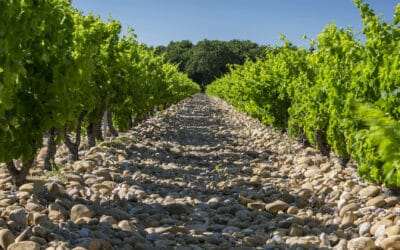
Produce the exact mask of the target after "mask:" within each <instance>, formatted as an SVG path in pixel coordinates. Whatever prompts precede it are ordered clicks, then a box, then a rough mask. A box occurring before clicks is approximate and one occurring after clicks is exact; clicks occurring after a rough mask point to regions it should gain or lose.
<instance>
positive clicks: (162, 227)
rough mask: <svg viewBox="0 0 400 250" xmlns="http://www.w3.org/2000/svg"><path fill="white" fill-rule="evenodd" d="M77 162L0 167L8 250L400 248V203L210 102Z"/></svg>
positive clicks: (2, 228) (61, 158)
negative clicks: (21, 174) (22, 171)
mask: <svg viewBox="0 0 400 250" xmlns="http://www.w3.org/2000/svg"><path fill="white" fill-rule="evenodd" d="M42 152H43V151H42ZM42 152H41V155H42ZM66 158H67V157H66V152H65V149H63V148H61V149H60V150H59V151H58V156H57V162H59V164H64V166H65V167H64V169H63V170H62V171H60V172H58V173H56V172H53V173H50V172H44V171H43V170H42V169H41V168H39V167H37V168H35V169H34V170H33V171H32V173H31V174H32V177H30V181H29V182H28V183H27V184H25V185H23V186H21V187H19V188H18V189H17V190H15V189H13V188H12V185H11V183H10V177H9V175H8V174H7V173H6V171H5V169H4V166H3V167H2V168H0V187H1V191H0V215H1V217H0V248H3V249H6V248H7V246H8V249H23V247H26V248H25V249H49V250H50V249H52V250H54V249H57V250H61V249H76V250H78V249H89V250H96V249H126V250H128V249H381V248H382V249H390V248H391V249H400V246H399V242H400V205H399V197H397V196H394V195H392V196H390V193H389V192H387V190H384V189H382V188H381V187H379V186H375V185H372V184H367V183H364V182H361V181H360V180H359V179H358V177H357V174H356V168H355V166H354V164H353V165H352V164H351V163H350V164H348V165H347V167H346V168H344V167H342V166H341V165H339V164H338V163H337V162H338V160H337V159H336V158H335V156H333V155H332V156H331V158H330V159H327V158H326V157H322V156H321V155H319V154H318V153H317V151H315V150H314V149H312V148H303V147H302V146H301V145H300V144H298V143H297V142H295V141H292V140H289V139H288V138H287V136H286V135H284V134H281V133H279V132H276V131H274V130H272V129H270V128H268V127H265V126H263V125H261V124H260V123H259V122H257V121H256V120H254V119H252V118H249V117H247V116H245V115H244V114H242V113H239V112H236V111H235V110H234V109H233V108H232V107H231V106H230V105H228V104H227V103H225V102H223V101H221V100H219V99H217V98H213V97H208V96H206V95H203V94H199V95H196V96H194V97H193V98H189V99H186V100H184V101H182V102H181V103H179V104H177V105H173V106H172V107H170V108H169V109H167V110H165V111H164V112H162V113H160V114H158V115H156V116H155V117H153V118H151V119H149V120H147V121H145V122H143V123H142V124H140V125H138V126H137V127H136V128H135V129H134V130H132V131H129V132H126V133H124V134H121V135H120V136H119V137H117V138H114V139H112V140H108V141H105V142H103V143H100V144H99V145H98V146H96V147H94V148H92V149H90V150H87V151H83V153H82V155H81V160H80V161H77V162H75V163H68V161H67V159H66ZM41 163H42V159H41V156H39V158H38V162H37V164H38V165H40V164H41Z"/></svg>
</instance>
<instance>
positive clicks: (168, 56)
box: [156, 40, 265, 86]
mask: <svg viewBox="0 0 400 250" xmlns="http://www.w3.org/2000/svg"><path fill="white" fill-rule="evenodd" d="M264 49H265V47H264V46H259V45H258V44H256V43H254V42H251V41H248V40H247V41H241V40H231V41H227V42H224V41H216V40H203V41H200V42H198V43H197V44H195V45H193V44H192V43H191V42H190V41H187V40H183V41H179V42H170V43H169V44H168V46H166V47H165V46H158V47H157V48H156V52H157V54H164V55H165V56H164V58H165V60H166V61H167V62H170V63H173V64H178V65H179V67H178V68H179V70H180V71H182V72H185V73H186V74H188V75H189V77H190V78H191V79H192V80H194V81H195V82H197V83H199V84H201V85H203V86H205V85H207V84H209V83H210V82H211V81H213V80H215V79H216V78H218V77H220V76H222V75H223V74H225V73H226V72H227V70H228V65H230V64H243V63H244V62H245V60H246V59H250V60H252V61H255V60H256V59H257V58H258V57H261V56H262V55H263V54H264Z"/></svg>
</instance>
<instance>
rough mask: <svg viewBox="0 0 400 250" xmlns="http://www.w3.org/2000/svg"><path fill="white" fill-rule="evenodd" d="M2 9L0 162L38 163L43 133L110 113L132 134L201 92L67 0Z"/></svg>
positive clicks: (5, 4) (6, 4)
mask: <svg viewBox="0 0 400 250" xmlns="http://www.w3.org/2000/svg"><path fill="white" fill-rule="evenodd" d="M0 9H1V12H0V65H1V66H0V162H7V163H10V164H11V162H12V161H13V159H22V160H23V162H24V163H26V162H32V159H33V158H34V157H35V155H36V152H37V150H38V149H39V148H40V147H41V146H42V137H43V133H44V132H47V131H49V130H50V129H51V128H56V129H57V130H59V131H66V132H70V131H72V130H73V129H75V127H76V125H77V124H79V123H78V119H79V118H82V114H86V113H87V115H86V116H85V120H84V122H85V123H90V122H94V121H95V122H97V121H99V120H100V119H101V118H102V116H103V111H104V107H106V108H107V109H110V110H115V113H114V116H115V119H116V120H118V121H124V122H125V127H126V121H127V120H130V121H131V120H132V117H135V116H137V115H143V114H145V113H146V112H149V111H151V110H153V108H154V106H162V105H168V104H171V103H175V102H177V101H179V100H180V99H182V98H185V97H187V96H190V95H192V94H194V93H196V92H198V91H199V86H198V85H197V84H195V83H194V82H193V81H191V80H190V79H189V78H188V77H187V76H186V75H183V74H182V73H179V72H178V70H177V66H173V65H170V64H165V63H164V59H163V58H162V56H156V55H155V53H154V51H152V50H149V49H147V47H145V46H144V45H140V44H139V43H138V42H137V41H136V40H135V35H134V34H133V33H132V34H129V36H127V37H123V38H120V37H119V34H120V31H121V25H120V23H119V22H118V21H115V20H109V21H107V22H103V21H102V20H101V19H100V18H99V17H97V16H93V15H87V16H84V15H83V14H82V13H81V12H79V11H77V10H76V9H74V8H73V6H72V4H71V2H70V1H69V0H43V1H0ZM78 131H80V129H79V130H78ZM59 141H60V140H58V142H59ZM77 141H79V140H78V139H77ZM78 146H79V143H78ZM22 172H24V173H23V174H27V173H25V171H18V170H16V171H15V174H18V175H19V174H21V173H22ZM23 178H25V176H20V180H22V179H23Z"/></svg>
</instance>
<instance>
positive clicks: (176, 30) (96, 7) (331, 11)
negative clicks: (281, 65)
mask: <svg viewBox="0 0 400 250" xmlns="http://www.w3.org/2000/svg"><path fill="white" fill-rule="evenodd" d="M365 2H367V3H369V4H370V6H371V7H372V8H373V9H375V11H376V13H380V14H382V15H383V18H384V19H385V20H388V21H391V20H392V17H393V13H394V8H395V6H396V4H397V3H398V2H399V1H398V0H366V1H365ZM73 4H74V6H75V7H76V8H78V9H80V10H83V11H84V13H89V12H92V13H95V14H98V15H100V16H101V17H103V18H104V19H107V18H108V17H109V16H111V17H112V18H113V19H117V20H120V21H121V23H122V25H123V27H124V28H125V29H126V27H128V26H131V27H133V29H134V30H135V33H136V34H137V35H138V40H139V41H140V42H143V43H146V44H148V45H151V46H156V45H167V44H168V43H169V42H170V41H180V40H190V41H192V42H193V43H196V42H198V41H200V40H203V39H210V40H214V39H216V40H225V41H227V40H231V39H241V40H252V41H254V42H257V43H259V44H271V45H279V44H281V42H280V41H279V35H280V34H284V35H285V36H286V37H287V39H288V40H290V41H292V42H293V43H294V44H296V45H300V46H303V47H308V42H307V41H305V40H304V39H303V38H302V36H303V35H304V34H305V35H307V36H308V37H309V38H315V37H316V35H317V34H319V33H320V32H321V31H322V29H323V28H324V26H325V25H327V24H329V23H331V22H335V23H336V24H337V25H338V26H341V27H348V26H351V27H353V28H354V29H355V30H361V27H362V24H361V18H360V15H359V11H358V9H357V8H355V6H354V3H353V1H352V0H112V1H110V0H73Z"/></svg>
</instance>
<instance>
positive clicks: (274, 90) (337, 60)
mask: <svg viewBox="0 0 400 250" xmlns="http://www.w3.org/2000/svg"><path fill="white" fill-rule="evenodd" d="M355 4H356V6H357V7H358V8H359V9H360V12H361V17H362V19H363V24H364V28H363V33H364V34H365V35H366V41H365V44H362V43H361V42H360V41H358V40H357V39H355V36H354V33H353V32H352V30H351V29H349V28H348V29H343V28H338V27H336V26H335V25H334V24H330V25H328V26H326V28H325V29H324V30H323V31H322V33H321V34H319V35H318V38H317V39H316V40H315V41H312V42H311V47H312V48H313V49H312V50H310V51H306V50H304V49H302V48H295V47H293V46H292V45H291V44H290V43H289V42H287V41H285V43H284V45H283V46H281V47H275V48H268V49H267V50H266V53H265V56H264V57H263V58H260V59H259V60H257V61H256V62H252V61H246V62H245V64H244V65H243V66H237V65H235V66H233V67H231V68H230V71H229V72H228V73H227V74H226V75H225V76H223V77H222V78H220V79H217V80H216V81H214V82H213V83H211V84H210V85H208V86H207V90H206V93H208V94H211V95H216V96H219V97H221V98H224V99H225V100H227V101H228V102H230V103H231V104H233V105H234V106H236V107H237V108H238V109H240V110H243V111H245V112H247V113H248V114H250V115H252V116H254V117H257V118H258V119H260V120H261V121H262V122H263V123H265V124H268V125H272V126H274V127H275V128H278V129H283V130H286V129H287V130H288V131H289V133H290V134H291V135H292V136H300V135H302V134H305V135H306V136H307V138H308V140H309V141H310V142H311V143H312V144H314V145H315V146H316V147H319V148H320V149H321V151H323V153H325V154H328V153H329V152H327V150H328V149H332V150H333V151H334V152H335V153H336V154H338V155H339V156H340V157H342V158H343V159H348V158H350V157H351V156H353V157H354V158H355V159H356V160H357V161H358V163H359V165H360V168H359V171H360V175H361V176H362V177H364V178H367V179H370V180H374V181H376V182H379V183H385V184H387V185H389V186H400V183H398V182H397V180H398V178H397V166H398V160H399V154H398V151H396V150H395V148H394V147H393V145H396V144H395V142H397V143H398V138H397V137H396V136H398V134H394V130H395V129H398V124H397V125H396V122H397V121H398V120H399V119H400V90H399V89H400V85H399V83H400V54H399V53H398V52H399V51H400V27H399V25H398V21H397V20H398V19H399V15H400V11H399V8H400V4H399V5H398V6H397V7H396V11H395V15H394V22H393V24H389V23H386V22H384V21H382V20H380V18H379V16H376V15H375V14H374V11H373V10H372V9H370V8H369V6H368V5H367V4H364V3H363V2H362V1H358V0H357V1H355ZM281 39H282V40H283V41H284V40H285V37H284V36H283V35H282V36H281ZM314 45H317V48H316V49H315V48H314ZM354 102H358V103H367V104H371V105H374V106H376V107H377V108H379V109H380V110H382V112H385V114H387V115H388V117H390V118H385V119H384V118H383V116H382V114H381V113H379V112H378V111H374V110H373V109H372V110H371V114H374V115H375V117H373V118H371V117H369V116H367V115H365V117H366V118H365V119H367V120H363V121H366V122H367V123H368V124H369V125H370V126H371V127H370V130H371V131H372V134H371V135H370V130H367V129H366V127H365V125H364V124H363V123H362V122H361V121H360V119H355V117H356V116H357V114H360V112H361V111H357V112H355V110H354V108H353V103H354ZM361 109H362V110H363V112H364V113H367V112H368V110H366V109H365V108H364V109H363V108H361ZM368 117H369V118H368ZM373 119H375V123H372V121H373ZM389 121H391V122H389ZM385 124H390V125H388V126H385ZM379 126H382V128H379ZM379 129H381V130H379ZM391 133H392V134H391ZM379 140H382V141H379ZM378 142H379V143H378Z"/></svg>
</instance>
